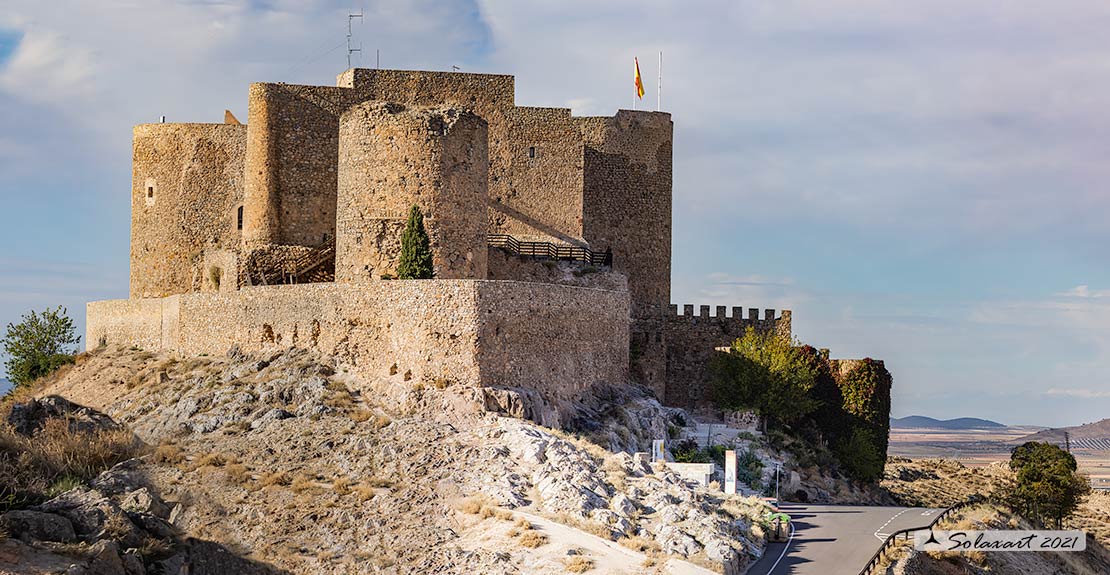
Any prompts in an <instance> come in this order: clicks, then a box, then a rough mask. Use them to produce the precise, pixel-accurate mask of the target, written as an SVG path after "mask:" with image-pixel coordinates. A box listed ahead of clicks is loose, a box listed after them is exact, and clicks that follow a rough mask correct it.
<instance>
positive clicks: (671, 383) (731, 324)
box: [663, 305, 791, 409]
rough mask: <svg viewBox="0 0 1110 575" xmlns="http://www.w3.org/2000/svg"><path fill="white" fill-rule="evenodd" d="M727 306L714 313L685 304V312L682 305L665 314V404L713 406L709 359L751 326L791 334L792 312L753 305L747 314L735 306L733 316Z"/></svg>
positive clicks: (696, 406)
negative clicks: (744, 314) (745, 315)
mask: <svg viewBox="0 0 1110 575" xmlns="http://www.w3.org/2000/svg"><path fill="white" fill-rule="evenodd" d="M726 309H727V308H726V307H725V306H717V307H716V309H715V310H714V313H713V314H712V315H710V307H709V306H707V305H703V306H700V308H699V310H698V314H697V315H695V314H694V306H692V305H684V306H683V310H682V314H681V315H680V314H679V313H678V306H676V305H672V306H670V311H669V313H667V314H666V315H665V322H664V329H665V334H664V338H663V339H664V341H665V344H666V366H667V367H666V369H667V372H666V379H667V385H666V393H665V397H664V398H663V400H664V403H665V404H667V405H671V406H676V407H685V408H689V409H699V408H706V407H708V406H709V377H710V374H709V370H708V366H709V360H710V356H712V354H713V353H714V350H715V349H716V348H718V347H726V346H729V345H732V342H734V341H736V340H737V339H738V338H740V336H742V335H744V332H745V331H747V329H748V328H749V327H753V328H755V329H756V330H766V331H774V332H775V333H778V334H779V335H781V336H783V337H788V338H789V337H790V335H791V331H790V330H791V326H790V319H791V313H790V311H789V310H783V312H782V315H781V316H779V317H778V318H776V317H775V310H773V309H767V310H764V311H763V318H762V319H760V317H759V310H758V309H755V308H751V309H749V310H748V315H747V317H744V316H743V309H742V308H739V307H734V308H732V315H731V316H729V315H727V313H726Z"/></svg>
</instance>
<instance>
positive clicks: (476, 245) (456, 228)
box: [336, 102, 489, 282]
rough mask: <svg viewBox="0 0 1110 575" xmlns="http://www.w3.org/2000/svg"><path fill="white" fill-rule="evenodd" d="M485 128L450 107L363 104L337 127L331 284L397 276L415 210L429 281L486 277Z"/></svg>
mask: <svg viewBox="0 0 1110 575" xmlns="http://www.w3.org/2000/svg"><path fill="white" fill-rule="evenodd" d="M487 142H488V140H487V135H486V122H485V120H483V119H481V118H480V117H478V116H476V115H475V114H473V113H469V112H459V111H458V110H454V109H451V108H434V109H433V108H416V109H405V108H404V107H403V106H401V105H399V104H383V103H378V102H367V103H364V104H359V105H356V106H354V107H352V108H351V109H349V110H348V111H347V112H345V113H344V114H343V116H342V119H341V121H340V128H339V193H338V196H339V201H338V207H337V221H336V233H337V237H336V280H337V281H342V282H351V281H367V280H372V279H379V278H381V277H382V276H383V275H386V274H388V275H390V276H392V275H395V274H396V271H397V264H398V257H399V255H400V242H401V232H402V230H403V229H404V226H405V221H406V219H407V217H408V213H409V209H410V208H411V206H413V205H416V206H419V207H420V209H421V211H422V212H423V214H424V217H425V221H424V223H425V228H426V229H427V231H428V236H429V239H430V243H431V249H432V259H433V266H434V269H435V277H437V278H442V279H464V278H466V279H485V278H486V250H487V248H486V202H487V200H486V188H487V181H488V180H487V177H488V176H487V174H488V171H489V159H488V152H487Z"/></svg>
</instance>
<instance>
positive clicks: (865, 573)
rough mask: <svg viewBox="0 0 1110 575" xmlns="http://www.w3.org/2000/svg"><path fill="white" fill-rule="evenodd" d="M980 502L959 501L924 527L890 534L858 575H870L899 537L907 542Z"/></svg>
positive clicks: (980, 500) (900, 530)
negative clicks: (915, 534)
mask: <svg viewBox="0 0 1110 575" xmlns="http://www.w3.org/2000/svg"><path fill="white" fill-rule="evenodd" d="M982 502H983V499H982V498H979V497H973V498H971V499H968V500H967V501H961V502H959V503H957V504H955V505H953V506H951V507H949V508H948V509H945V510H944V511H941V512H940V513H938V514H937V516H936V517H934V518H933V521H932V522H931V523H929V524H928V525H926V526H925V527H910V528H908V529H899V530H898V531H895V532H894V533H891V534H890V536H889V537H887V538H886V541H883V544H882V545H881V546H880V547H879V550H878V551H876V552H875V554H874V555H872V556H871V560H870V561H868V562H867V566H866V567H864V568H863V569H862V570H861V571H860V572H859V575H871V571H872V570H873V569H875V567H877V566H878V565H879V563H880V562H881V561H882V560H883V555H884V554H885V553H886V551H887V549H889V548H891V547H893V546H894V545H895V543H897V541H898V538H899V537H901V538H902V539H903V540H909V539H910V538H911V537H912V536H913V534H914V533H915V532H917V531H922V530H925V529H932V528H933V527H934V526H936V524H937V523H940V522H941V521H943V520H944V519H945V518H946V517H948V516H949V515H951V514H952V513H954V512H955V511H957V510H959V509H963V508H964V507H967V506H969V505H975V504H978V503H982Z"/></svg>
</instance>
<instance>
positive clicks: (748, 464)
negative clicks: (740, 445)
mask: <svg viewBox="0 0 1110 575" xmlns="http://www.w3.org/2000/svg"><path fill="white" fill-rule="evenodd" d="M762 478H763V462H762V461H760V460H759V457H758V456H756V454H755V452H753V451H751V450H750V449H749V450H745V451H742V452H740V453H737V454H736V480H737V481H741V482H743V483H746V484H748V486H749V487H751V488H752V489H759V484H760V482H761V480H762Z"/></svg>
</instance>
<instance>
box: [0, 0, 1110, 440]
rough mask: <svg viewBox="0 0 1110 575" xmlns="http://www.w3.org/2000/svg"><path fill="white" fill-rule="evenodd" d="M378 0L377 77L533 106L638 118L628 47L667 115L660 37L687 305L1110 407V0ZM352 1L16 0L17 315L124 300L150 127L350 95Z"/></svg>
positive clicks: (677, 246) (4, 274) (3, 81)
mask: <svg viewBox="0 0 1110 575" xmlns="http://www.w3.org/2000/svg"><path fill="white" fill-rule="evenodd" d="M355 5H356V7H357V2H356V4H355ZM364 7H365V10H366V18H365V19H364V21H363V22H362V23H361V24H359V23H358V22H357V21H356V23H355V40H356V42H361V43H362V46H363V48H364V50H365V52H364V53H363V56H364V58H363V64H365V65H372V64H373V54H374V50H375V49H380V50H381V53H382V65H383V66H384V67H393V68H406V69H435V70H448V69H450V67H451V66H452V65H457V66H460V67H461V68H462V69H463V70H464V71H474V72H497V73H508V74H514V75H516V77H517V102H518V104H522V105H536V106H549V105H550V106H569V107H571V108H573V109H574V111H575V113H578V114H611V113H613V112H614V111H615V110H616V109H617V108H621V107H629V106H630V105H631V103H632V93H633V92H632V85H631V78H630V75H631V73H630V67H631V61H632V58H633V56H639V58H640V61H641V69H642V72H643V74H644V76H645V80H646V83H647V92H648V96H647V98H646V99H645V101H644V103H643V104H642V105H644V106H648V107H654V105H655V99H654V97H655V86H656V85H655V76H656V57H657V56H656V55H657V53H658V51H659V50H663V51H664V95H663V108H664V109H665V110H666V111H669V112H671V113H672V114H673V115H674V121H675V164H674V170H675V173H674V181H675V189H674V196H675V208H674V265H673V279H674V286H673V292H672V300H673V301H674V302H675V303H678V304H683V303H693V304H708V305H729V306H732V305H741V306H744V307H761V308H762V307H775V308H779V309H782V308H789V309H792V310H794V321H795V331H796V333H797V335H798V336H799V337H800V338H801V339H802V340H804V341H805V342H807V343H811V344H814V345H817V346H820V347H829V348H831V349H832V352H833V355H834V356H839V357H863V356H872V357H878V358H882V359H884V360H886V361H887V364H888V366H889V368H890V369H891V371H892V372H893V374H894V377H895V393H894V408H893V409H894V414H895V415H907V414H910V413H921V414H926V415H932V416H935V417H945V418H947V417H958V416H975V417H987V418H991V419H995V420H998V421H1002V422H1005V423H1011V424H1023V423H1029V424H1041V425H1064V424H1076V423H1081V422H1086V421H1092V420H1096V419H1101V418H1104V417H1110V377H1108V375H1107V374H1108V373H1110V253H1108V252H1107V250H1105V249H1104V246H1106V245H1108V243H1110V227H1108V226H1106V225H1105V222H1106V221H1107V219H1108V216H1110V193H1107V189H1106V187H1107V184H1106V182H1107V181H1110V162H1107V161H1106V158H1108V157H1110V113H1108V112H1107V111H1106V108H1107V103H1108V102H1110V58H1107V57H1106V54H1108V53H1110V36H1108V35H1106V34H1105V30H1106V29H1108V27H1110V5H1107V4H1106V3H1104V2H1101V1H1096V0H1069V1H1064V2H1054V3H1047V2H1008V3H998V2H989V1H980V0H961V1H955V0H931V1H928V2H925V1H907V2H897V3H895V2H889V1H888V0H858V1H844V0H824V1H782V2H751V1H745V2H724V1H705V2H698V3H681V4H680V3H667V2H654V1H648V0H638V1H634V2H632V1H629V2H605V3H601V2H585V1H580V0H566V1H560V2H513V1H510V0H484V1H478V2H436V1H432V0H425V1H417V2H366V3H365V4H364ZM348 8H349V3H348V2H343V3H337V2H322V1H292V0H288V1H283V0H274V1H270V2H258V1H254V2H238V1H233V0H227V1H222V2H221V1H199V0H198V1H176V2H169V1H164V0H150V1H144V2H142V3H137V2H134V1H132V0H127V1H124V0H104V1H100V2H95V3H77V2H52V3H42V2H38V1H27V0H11V1H9V2H5V9H4V10H3V11H2V13H0V202H2V205H3V209H2V210H0V245H3V246H4V249H3V251H0V322H3V323H4V324H6V323H8V322H11V321H16V320H18V318H19V316H20V314H22V313H24V312H26V311H27V310H28V309H31V308H37V309H41V308H43V307H45V306H48V305H56V304H63V305H66V306H68V307H69V308H70V310H71V311H73V312H74V314H73V315H75V316H76V317H77V318H78V319H79V321H80V323H81V324H82V325H83V305H84V302H86V301H89V300H95V299H104V298H115V297H126V294H127V257H128V221H129V214H128V209H129V207H128V193H129V187H130V130H131V126H132V125H133V124H137V123H142V122H150V121H155V120H156V119H157V118H158V116H160V115H162V114H165V115H166V116H167V118H168V119H169V120H170V121H214V122H218V121H220V120H221V119H222V113H223V110H224V109H225V108H228V109H231V110H232V111H233V112H235V113H236V114H237V115H238V116H239V117H240V118H245V117H246V88H247V85H248V83H250V82H252V81H288V82H303V83H323V84H330V83H332V82H333V81H334V76H335V74H337V73H338V72H340V71H341V70H342V69H343V68H345V67H346V62H345V59H346V56H345V51H344V46H345V38H344V35H345V32H346V18H345V15H346V13H347V11H348ZM355 58H356V64H357V63H358V56H357V55H356V57H355Z"/></svg>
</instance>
